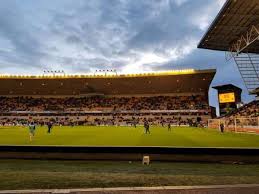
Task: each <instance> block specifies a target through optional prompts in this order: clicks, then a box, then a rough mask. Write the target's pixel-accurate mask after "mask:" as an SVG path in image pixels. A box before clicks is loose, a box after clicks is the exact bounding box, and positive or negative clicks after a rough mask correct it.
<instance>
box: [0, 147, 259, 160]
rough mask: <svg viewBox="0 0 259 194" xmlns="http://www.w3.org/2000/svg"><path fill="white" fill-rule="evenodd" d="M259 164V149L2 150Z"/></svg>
mask: <svg viewBox="0 0 259 194" xmlns="http://www.w3.org/2000/svg"><path fill="white" fill-rule="evenodd" d="M145 155H148V156H150V159H151V162H152V161H174V162H224V163H240V162H242V163H259V149H256V148H254V149H252V148H249V149H248V148H244V149H241V148H240V149H239V148H177V147H78V146H73V147H68V146H0V158H1V159H18V158H19V159H61V160H120V161H141V160H142V159H143V156H145Z"/></svg>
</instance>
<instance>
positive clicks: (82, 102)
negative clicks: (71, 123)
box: [0, 96, 209, 112]
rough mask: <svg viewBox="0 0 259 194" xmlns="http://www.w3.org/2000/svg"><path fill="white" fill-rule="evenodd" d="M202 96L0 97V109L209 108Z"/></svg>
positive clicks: (3, 110)
mask: <svg viewBox="0 0 259 194" xmlns="http://www.w3.org/2000/svg"><path fill="white" fill-rule="evenodd" d="M208 109H209V106H208V102H207V99H206V98H205V97H204V96H153V97H104V96H93V97H82V98H32V97H0V112H9V111H54V110H57V111H94V110H110V111H116V110H125V111H127V110H208Z"/></svg>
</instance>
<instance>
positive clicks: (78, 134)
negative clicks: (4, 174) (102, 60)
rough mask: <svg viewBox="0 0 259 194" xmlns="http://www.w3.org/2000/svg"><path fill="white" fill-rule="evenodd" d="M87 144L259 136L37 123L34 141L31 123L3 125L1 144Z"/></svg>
mask: <svg viewBox="0 0 259 194" xmlns="http://www.w3.org/2000/svg"><path fill="white" fill-rule="evenodd" d="M6 144H8V145H80V146H81V145H85V146H179V147H259V136H258V135H252V134H236V133H224V134H221V133H219V132H218V131H216V130H212V129H205V128H190V127H173V128H172V131H171V132H168V131H167V128H166V127H164V128H163V127H152V126H151V134H144V130H143V127H137V128H134V127H102V126H100V127H86V126H76V127H59V126H55V127H54V128H53V130H52V133H51V134H47V127H37V129H36V134H35V137H34V139H33V141H32V142H30V141H29V130H28V128H27V127H1V128H0V145H6Z"/></svg>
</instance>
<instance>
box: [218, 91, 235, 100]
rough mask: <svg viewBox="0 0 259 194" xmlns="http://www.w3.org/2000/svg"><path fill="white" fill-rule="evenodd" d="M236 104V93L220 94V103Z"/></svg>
mask: <svg viewBox="0 0 259 194" xmlns="http://www.w3.org/2000/svg"><path fill="white" fill-rule="evenodd" d="M229 102H235V94H234V92H230V93H223V94H219V103H229Z"/></svg>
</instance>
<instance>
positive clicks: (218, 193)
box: [0, 184, 259, 194]
mask: <svg viewBox="0 0 259 194" xmlns="http://www.w3.org/2000/svg"><path fill="white" fill-rule="evenodd" d="M3 193H4V194H17V193H19V194H25V193H26V194H54V193H55V194H65V193H66V194H85V193H86V194H88V193H89V194H97V193H98V194H109V193H110V194H122V193H123V194H124V193H125V194H136V193H141V194H147V193H148V194H149V193H151V194H162V193H166V194H167V193H170V194H258V193H259V184H238V185H211V186H165V187H119V188H94V189H46V190H45V189H38V190H2V191H0V194H3Z"/></svg>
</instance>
